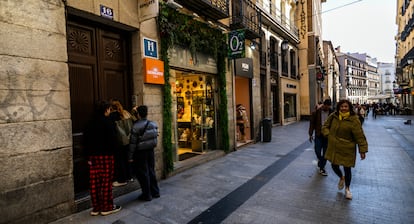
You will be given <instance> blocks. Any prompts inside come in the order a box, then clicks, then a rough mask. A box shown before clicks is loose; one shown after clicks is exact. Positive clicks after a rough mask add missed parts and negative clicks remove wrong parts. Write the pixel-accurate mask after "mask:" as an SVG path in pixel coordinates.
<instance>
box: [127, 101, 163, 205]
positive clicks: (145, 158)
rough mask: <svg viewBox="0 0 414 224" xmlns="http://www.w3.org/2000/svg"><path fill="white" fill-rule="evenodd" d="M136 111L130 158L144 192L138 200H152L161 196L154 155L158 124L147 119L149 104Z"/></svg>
mask: <svg viewBox="0 0 414 224" xmlns="http://www.w3.org/2000/svg"><path fill="white" fill-rule="evenodd" d="M136 111H137V113H136V114H137V116H138V119H139V120H138V121H137V122H135V124H134V125H133V127H132V129H131V136H130V142H129V143H130V144H129V154H128V160H129V162H131V163H133V164H134V167H135V171H136V176H137V179H138V182H139V184H140V185H141V190H142V194H141V195H140V196H139V197H138V200H141V201H151V200H152V199H153V198H159V197H160V189H159V187H158V182H157V177H156V174H155V156H154V148H155V147H156V145H157V138H158V125H157V124H156V123H155V122H154V121H150V120H148V119H147V115H148V107H147V106H145V105H142V106H139V107H138V108H137V109H136Z"/></svg>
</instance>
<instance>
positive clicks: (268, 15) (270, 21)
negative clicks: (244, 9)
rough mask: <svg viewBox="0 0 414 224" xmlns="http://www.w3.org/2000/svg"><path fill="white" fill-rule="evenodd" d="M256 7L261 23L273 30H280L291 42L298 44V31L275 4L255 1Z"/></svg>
mask: <svg viewBox="0 0 414 224" xmlns="http://www.w3.org/2000/svg"><path fill="white" fill-rule="evenodd" d="M256 5H257V7H258V8H259V10H260V13H261V22H262V24H266V25H267V26H271V27H274V28H273V29H274V30H277V31H278V30H281V31H282V32H283V34H287V35H288V36H289V37H290V38H292V39H293V40H295V41H297V42H299V29H298V28H297V27H296V26H295V24H294V23H293V22H292V21H290V20H289V18H287V17H286V16H285V15H284V13H282V12H281V11H280V10H279V9H278V8H277V7H276V5H275V4H272V3H268V2H265V1H257V2H256Z"/></svg>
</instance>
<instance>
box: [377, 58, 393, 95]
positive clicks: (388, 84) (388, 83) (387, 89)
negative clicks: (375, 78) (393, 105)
mask: <svg viewBox="0 0 414 224" xmlns="http://www.w3.org/2000/svg"><path fill="white" fill-rule="evenodd" d="M378 74H379V76H380V77H381V94H382V95H385V96H387V97H389V98H388V100H387V101H386V102H395V99H394V91H393V89H394V88H396V86H397V84H396V80H395V66H394V63H384V62H378ZM383 102H385V101H384V100H383Z"/></svg>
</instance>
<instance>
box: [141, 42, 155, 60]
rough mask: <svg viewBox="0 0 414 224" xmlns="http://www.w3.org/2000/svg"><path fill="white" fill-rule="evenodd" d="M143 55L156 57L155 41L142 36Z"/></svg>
mask: <svg viewBox="0 0 414 224" xmlns="http://www.w3.org/2000/svg"><path fill="white" fill-rule="evenodd" d="M144 56H145V57H150V58H155V59H158V50H157V41H155V40H151V39H148V38H144Z"/></svg>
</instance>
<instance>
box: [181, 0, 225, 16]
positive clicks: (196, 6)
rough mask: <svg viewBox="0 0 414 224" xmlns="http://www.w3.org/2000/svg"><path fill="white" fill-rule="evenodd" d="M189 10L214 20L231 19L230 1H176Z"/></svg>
mask: <svg viewBox="0 0 414 224" xmlns="http://www.w3.org/2000/svg"><path fill="white" fill-rule="evenodd" d="M175 1H176V2H178V3H180V4H181V5H182V6H184V7H185V8H187V9H190V10H191V11H193V12H195V13H197V14H198V15H200V16H204V17H206V18H208V19H212V20H220V19H224V18H228V17H229V0H175Z"/></svg>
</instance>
